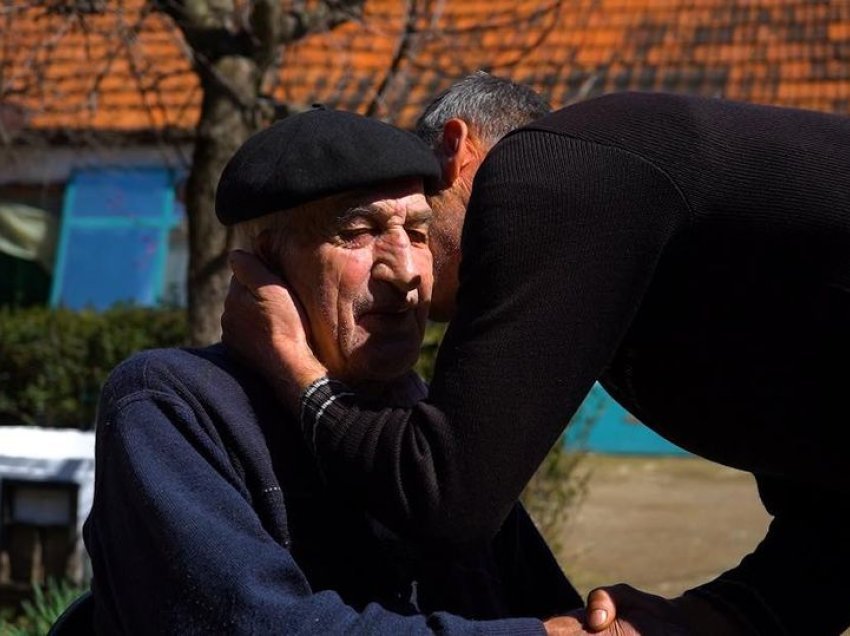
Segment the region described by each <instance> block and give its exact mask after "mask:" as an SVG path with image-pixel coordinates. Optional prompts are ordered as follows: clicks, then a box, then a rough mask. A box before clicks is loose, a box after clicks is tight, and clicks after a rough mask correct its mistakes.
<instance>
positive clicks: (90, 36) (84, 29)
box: [0, 0, 563, 344]
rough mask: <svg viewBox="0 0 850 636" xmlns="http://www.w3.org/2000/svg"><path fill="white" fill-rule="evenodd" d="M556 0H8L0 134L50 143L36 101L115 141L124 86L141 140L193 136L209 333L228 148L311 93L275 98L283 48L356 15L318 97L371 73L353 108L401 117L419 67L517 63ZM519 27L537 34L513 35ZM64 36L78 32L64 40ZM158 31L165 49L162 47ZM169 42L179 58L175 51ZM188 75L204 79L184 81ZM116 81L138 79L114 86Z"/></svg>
mask: <svg viewBox="0 0 850 636" xmlns="http://www.w3.org/2000/svg"><path fill="white" fill-rule="evenodd" d="M562 2H563V0H545V1H541V2H537V1H534V2H532V1H525V2H518V3H517V5H516V6H506V7H503V8H500V9H499V10H494V11H493V12H491V13H490V14H489V15H488V17H487V19H486V20H483V21H482V20H479V21H477V22H474V23H469V21H468V20H467V22H466V23H462V22H461V23H459V22H457V21H456V19H455V13H457V12H459V11H461V10H462V2H459V1H456V2H454V3H449V2H448V1H447V0H404V2H400V3H399V4H397V5H393V4H391V3H385V4H384V5H382V6H383V7H384V9H383V10H382V11H386V14H387V15H386V16H384V15H381V12H378V13H377V14H376V13H375V12H374V11H373V12H372V14H371V15H370V17H369V19H368V20H363V10H364V4H365V0H28V1H27V0H0V30H2V31H3V32H4V37H2V38H0V144H2V145H5V146H6V147H7V148H9V147H12V146H13V145H14V144H15V143H19V142H20V141H21V140H24V141H26V142H27V143H28V144H30V145H35V144H42V145H43V144H44V143H45V141H44V139H43V138H41V137H40V136H39V135H40V134H41V133H42V132H43V130H44V129H45V128H46V127H47V128H49V127H50V124H44V122H43V121H42V122H41V123H40V124H39V126H36V127H35V128H28V126H27V124H28V122H27V118H28V117H29V116H30V114H31V113H36V114H38V112H39V110H40V111H41V112H42V113H43V112H49V113H52V114H58V115H61V116H62V117H60V118H57V119H56V121H60V120H61V121H68V120H69V119H73V120H74V121H76V122H78V123H79V122H87V124H85V123H84V124H83V125H79V126H77V127H75V128H74V129H73V130H71V129H68V128H67V127H66V129H65V130H62V131H60V133H59V137H60V138H68V137H70V138H71V140H72V141H73V142H75V143H77V144H84V145H85V146H86V147H89V148H91V147H100V148H106V147H109V146H110V145H111V144H120V143H122V138H121V135H114V136H112V137H105V136H104V133H103V130H104V129H105V128H109V127H110V124H111V122H110V121H109V120H108V117H109V114H108V112H107V111H108V109H104V105H105V104H106V103H107V102H108V99H109V95H111V94H112V95H114V94H115V93H116V92H121V95H120V97H121V98H123V99H126V98H129V97H132V98H133V99H134V100H135V102H137V103H138V104H135V103H134V108H135V107H136V106H138V108H137V115H136V117H137V119H138V120H140V121H145V120H146V121H147V125H146V131H147V132H145V133H144V134H146V135H147V141H150V140H151V138H152V139H153V140H154V141H157V142H159V144H158V146H159V148H161V149H162V150H163V152H164V153H165V152H168V153H171V154H173V153H174V152H175V151H174V148H180V147H181V146H180V145H179V143H178V142H183V141H191V142H192V143H193V146H192V147H193V150H192V157H191V159H190V158H189V157H185V158H184V160H185V165H186V167H187V168H188V170H189V176H188V181H187V183H186V187H185V189H184V193H185V194H184V196H185V198H184V203H185V206H186V211H187V219H188V231H189V250H190V253H189V271H188V285H187V297H188V314H189V324H190V333H191V341H192V343H193V344H206V343H209V342H212V341H214V340H215V339H217V337H218V335H219V316H220V313H221V304H222V301H223V298H224V294H225V291H226V288H227V282H228V279H229V270H228V268H227V264H226V257H227V252H228V250H229V248H230V247H231V238H230V236H229V234H228V232H227V231H226V229H225V228H223V227H222V226H221V225H220V224H219V223H218V222H217V220H216V218H215V215H214V213H213V207H214V192H215V187H216V184H217V182H218V179H219V176H220V174H221V171H222V169H223V167H224V165H225V163H226V161H227V159H228V158H229V157H230V156H231V155H232V153H233V152H234V151H235V150H236V148H237V147H238V146H239V145H240V144H241V143H242V142H243V141H244V140H245V139H246V138H247V137H248V136H250V135H251V134H252V133H253V132H255V131H256V130H258V129H259V128H261V127H262V126H263V125H265V124H267V123H268V122H269V121H271V120H272V119H274V118H276V117H280V116H283V115H286V114H287V113H288V112H294V111H298V110H301V109H303V108H304V107H305V106H306V105H305V104H292V103H289V102H287V97H286V95H284V97H283V98H282V100H281V101H284V102H285V103H284V104H275V103H274V101H273V100H272V99H271V98H270V97H269V95H270V94H273V93H275V91H276V90H278V92H277V98H278V99H281V96H280V92H281V91H282V92H284V93H286V87H285V86H281V85H280V78H281V75H280V73H281V64H283V65H286V64H288V63H296V64H297V63H298V60H297V57H295V56H293V57H292V58H291V59H290V58H289V57H288V56H287V53H288V51H291V50H293V49H292V45H293V44H295V43H297V42H299V41H300V40H302V39H303V38H305V37H307V36H309V35H311V34H316V33H322V32H328V31H331V30H334V29H335V28H336V27H338V26H340V25H343V24H346V23H349V22H352V21H358V22H359V23H360V26H359V29H358V30H357V31H356V32H355V31H354V30H348V31H347V35H344V36H341V37H339V38H338V40H339V41H334V42H331V43H330V45H329V46H330V49H329V50H330V53H329V55H330V56H332V57H333V58H334V62H333V65H334V71H335V72H337V73H338V74H337V75H336V76H335V81H334V86H333V87H331V88H330V90H325V91H322V95H323V99H324V100H325V101H326V102H327V103H329V104H332V105H340V104H337V99H338V95H337V94H336V91H342V90H343V87H346V86H347V87H351V86H362V85H363V82H364V80H366V82H367V83H369V84H370V86H371V88H369V89H367V90H366V91H365V93H363V94H361V95H359V97H358V101H357V104H356V105H354V104H350V105H349V106H348V107H355V108H358V109H360V110H362V112H365V113H366V114H368V115H370V116H374V117H378V118H381V119H384V120H387V121H391V122H393V123H398V118H399V114H400V113H403V114H402V116H403V117H404V118H405V120H406V121H407V120H409V119H410V114H411V112H412V111H414V110H418V109H419V108H420V107H421V106H422V105H423V103H424V101H427V99H428V97H429V95H426V94H424V92H423V91H416V96H415V97H412V95H411V88H412V87H415V86H417V85H418V83H419V82H420V80H421V79H422V78H427V81H426V85H427V86H429V87H432V90H433V89H435V88H436V87H438V86H445V85H447V84H448V83H449V82H450V81H451V80H453V79H455V78H457V77H459V76H462V75H463V74H465V73H468V72H471V71H474V70H477V69H478V68H482V67H483V68H487V69H489V70H492V71H494V72H497V73H503V74H508V75H510V74H512V71H513V69H514V67H515V66H516V65H517V64H518V63H519V62H520V61H521V60H522V59H524V58H525V56H527V55H528V54H531V53H532V52H533V50H534V49H535V48H536V47H537V46H538V45H539V44H540V42H542V40H543V39H545V38H546V37H547V36H548V34H549V32H550V31H551V29H552V28H553V27H554V25H555V24H557V23H558V20H559V16H560V15H561V13H562V12H561V4H562ZM450 5H451V6H450ZM452 7H453V8H452ZM23 23H27V24H30V25H32V24H35V23H38V24H39V25H40V26H39V27H38V29H37V31H38V33H40V34H43V35H44V36H45V37H44V38H43V40H42V41H40V42H38V43H37V46H33V44H34V43H33V42H32V39H31V38H29V39H28V38H27V37H23V36H22V37H18V33H19V32H20V31H21V29H20V28H19V26H20V25H21V24H23ZM175 27H176V28H175ZM488 32H489V33H491V34H492V33H493V32H496V33H498V34H499V37H498V38H497V40H498V41H501V40H505V41H506V44H505V45H504V46H502V45H499V46H498V47H493V46H489V47H485V48H482V46H481V39H482V37H483V35H484V34H485V33H488ZM524 32H533V34H535V37H533V38H525V39H523V38H521V37H519V38H518V37H517V36H521V35H522V34H523V33H524ZM358 34H359V35H361V36H365V37H366V38H367V39H368V38H372V37H374V39H375V40H380V41H387V40H391V41H392V43H393V44H392V51H391V53H390V54H389V55H388V57H387V60H386V67H385V68H382V69H380V70H379V73H380V76H378V77H375V76H371V77H364V76H362V75H359V76H356V75H357V74H358V73H361V72H362V70H361V69H356V68H354V67H353V66H352V65H351V64H349V63H348V62H347V60H349V58H350V54H351V53H350V51H348V50H347V46H348V44H349V43H350V42H351V39H350V38H356V37H358ZM502 36H504V37H502ZM347 38H349V39H347ZM69 40H72V41H73V42H74V43H75V45H74V46H69ZM513 40H520V43H519V44H511V43H510V41H513ZM163 42H165V43H167V44H168V45H169V48H168V50H169V51H170V53H168V54H158V53H157V52H156V51H157V50H159V49H157V46H160V45H162V43H163ZM77 43H78V44H77ZM69 50H74V51H75V54H76V58H75V61H76V64H77V65H78V66H79V68H76V69H74V68H70V67H69V61H68V60H65V62H64V63H63V61H62V59H60V58H62V56H67V55H68V51H69ZM295 50H297V49H295ZM461 50H463V51H465V52H466V53H464V54H461V53H459V51H461ZM175 51H176V52H177V53H176V56H177V57H179V58H180V59H171V57H169V56H175ZM180 51H182V54H181V53H180ZM163 55H165V57H163ZM296 55H297V54H296ZM433 60H440V64H434V63H433ZM63 64H64V65H63ZM339 73H341V75H339ZM190 75H194V76H195V77H196V78H197V79H196V80H192V81H190V80H191V78H190V77H188V76H190ZM119 78H121V79H119ZM518 79H520V80H525V79H526V78H518ZM120 81H126V82H129V83H130V84H131V86H129V87H121V89H122V90H121V91H114V90H112V89H113V87H114V84H115V83H116V82H120ZM178 87H179V88H178ZM111 90H112V92H110V91H111ZM198 91H200V93H201V94H200V95H198ZM130 92H132V93H134V95H132V96H131V95H130V94H129V93H130ZM199 102H200V114H199V117H198V119H197V121H195V120H194V119H193V118H194V117H195V115H194V113H196V112H197V110H196V108H197V104H198V103H199ZM341 106H342V107H346V105H345V103H342V104H341ZM136 123H137V124H138V122H136ZM407 123H410V122H409V121H407ZM60 125H61V124H60ZM119 128H120V126H119ZM187 131H191V138H189V139H186V137H185V135H186V132H187ZM53 134H56V133H55V131H54V133H53Z"/></svg>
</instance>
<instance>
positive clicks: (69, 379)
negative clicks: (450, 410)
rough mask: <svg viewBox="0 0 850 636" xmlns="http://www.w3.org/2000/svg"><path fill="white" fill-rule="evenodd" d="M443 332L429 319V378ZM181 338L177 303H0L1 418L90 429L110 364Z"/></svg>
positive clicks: (422, 365) (183, 328)
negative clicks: (97, 306) (101, 307)
mask: <svg viewBox="0 0 850 636" xmlns="http://www.w3.org/2000/svg"><path fill="white" fill-rule="evenodd" d="M442 334H443V328H442V326H438V325H429V327H428V331H427V334H426V337H425V342H424V343H423V346H422V355H421V357H420V359H419V362H418V364H417V370H418V371H419V372H420V373H422V375H423V376H424V377H426V378H430V377H431V374H432V372H433V368H434V358H435V355H436V351H437V346H438V345H439V342H440V338H441V337H442ZM186 340H187V324H186V316H185V312H184V311H183V310H182V309H177V308H158V309H149V308H142V307H126V306H125V307H115V308H113V309H109V310H107V311H103V312H96V311H70V310H67V309H47V308H44V307H30V308H24V309H10V308H0V424H27V425H38V426H49V427H58V428H80V429H84V430H85V429H90V428H91V427H92V426H93V424H94V415H95V413H94V411H95V408H96V406H97V399H98V392H99V391H100V387H101V386H102V384H103V381H104V380H105V379H106V376H107V374H108V373H109V371H110V370H111V369H112V368H113V367H114V366H115V365H117V364H118V363H119V362H121V361H122V360H124V359H125V358H127V357H129V356H130V355H132V354H133V353H135V352H136V351H140V350H142V349H150V348H155V347H172V346H180V345H182V344H184V343H185V342H186Z"/></svg>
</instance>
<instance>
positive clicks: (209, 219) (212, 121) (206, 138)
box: [186, 56, 261, 346]
mask: <svg viewBox="0 0 850 636" xmlns="http://www.w3.org/2000/svg"><path fill="white" fill-rule="evenodd" d="M198 66H199V67H201V68H200V70H199V74H200V78H201V86H202V88H203V102H202V105H201V117H200V121H199V122H198V128H197V135H196V139H195V150H194V154H193V158H192V169H191V172H190V173H189V178H188V182H187V188H186V212H187V216H188V222H189V246H190V247H189V281H188V282H189V285H188V301H189V337H190V342H191V344H192V345H194V346H200V345H207V344H210V343H212V342H215V341H217V340H218V339H219V338H220V337H221V324H220V318H221V312H222V308H223V303H224V297H225V295H226V293H227V286H228V283H229V281H230V270H229V268H228V266H227V253H228V251H229V250H230V248H231V233H230V232H229V231H228V230H227V228H225V227H224V226H223V225H221V224H220V223H219V222H218V219H217V218H216V216H215V189H216V186H217V185H218V180H219V177H220V176H221V172H222V170H223V169H224V166H225V164H226V163H227V161H228V159H230V157H231V156H232V155H233V153H234V152H235V151H236V149H237V148H238V147H239V146H240V145H241V144H242V142H244V141H245V140H246V139H247V138H248V137H249V136H250V135H251V134H253V133H254V132H255V131H256V130H257V129H258V127H259V121H258V119H259V118H258V116H257V115H258V109H257V95H258V92H259V86H260V77H261V72H260V70H259V69H258V68H257V65H256V63H255V62H253V61H252V60H251V59H249V58H247V57H240V56H227V57H222V58H220V59H218V60H216V61H215V62H213V63H212V64H208V65H198Z"/></svg>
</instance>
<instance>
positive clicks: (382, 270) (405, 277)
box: [372, 242, 422, 292]
mask: <svg viewBox="0 0 850 636" xmlns="http://www.w3.org/2000/svg"><path fill="white" fill-rule="evenodd" d="M372 276H373V277H374V278H376V279H378V280H382V281H385V282H387V283H390V284H391V285H393V286H394V287H397V288H398V289H399V290H400V291H403V292H408V291H410V290H412V289H416V288H417V287H419V284H420V283H421V282H422V277H421V275H420V273H419V270H418V269H417V267H416V263H415V262H414V260H413V253H412V251H411V247H410V243H409V242H408V243H407V244H406V245H399V244H395V245H392V246H388V248H387V249H384V250H382V251H381V254H379V255H378V258H376V259H375V265H374V267H373V269H372Z"/></svg>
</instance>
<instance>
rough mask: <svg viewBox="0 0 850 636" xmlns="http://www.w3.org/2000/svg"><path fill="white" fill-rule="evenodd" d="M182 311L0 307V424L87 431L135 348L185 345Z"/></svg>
mask: <svg viewBox="0 0 850 636" xmlns="http://www.w3.org/2000/svg"><path fill="white" fill-rule="evenodd" d="M186 333H187V331H186V318H185V313H184V311H183V310H180V309H171V308H163V309H149V308H142V307H127V306H124V307H115V308H113V309H109V310H107V311H103V312H96V311H88V310H85V311H70V310H67V309H48V308H44V307H32V308H26V309H10V308H0V420H2V421H3V422H5V423H21V424H28V425H40V426H51V427H72V428H84V429H85V428H90V427H91V426H92V425H93V423H94V411H95V407H96V405H97V398H98V393H99V391H100V387H101V385H102V383H103V381H104V379H105V378H106V375H107V374H108V373H109V371H110V370H111V369H112V368H113V367H114V366H115V365H116V364H118V363H119V362H121V361H122V360H123V359H125V358H127V357H128V356H130V355H131V354H132V353H134V352H136V351H139V350H141V349H147V348H152V347H167V346H174V345H179V344H182V343H183V342H185V340H186Z"/></svg>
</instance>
